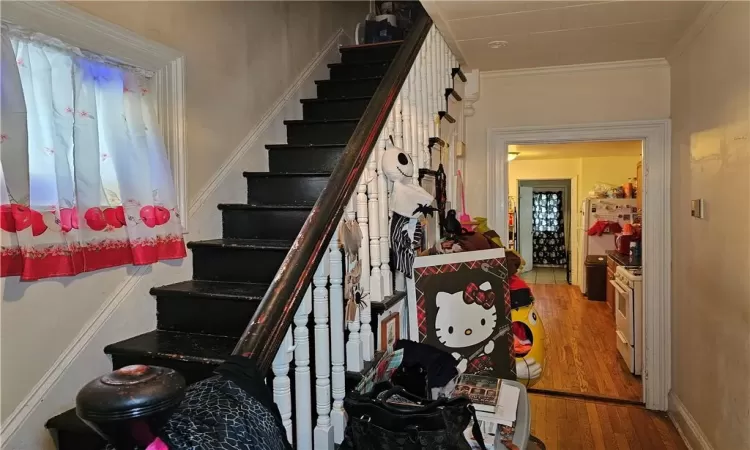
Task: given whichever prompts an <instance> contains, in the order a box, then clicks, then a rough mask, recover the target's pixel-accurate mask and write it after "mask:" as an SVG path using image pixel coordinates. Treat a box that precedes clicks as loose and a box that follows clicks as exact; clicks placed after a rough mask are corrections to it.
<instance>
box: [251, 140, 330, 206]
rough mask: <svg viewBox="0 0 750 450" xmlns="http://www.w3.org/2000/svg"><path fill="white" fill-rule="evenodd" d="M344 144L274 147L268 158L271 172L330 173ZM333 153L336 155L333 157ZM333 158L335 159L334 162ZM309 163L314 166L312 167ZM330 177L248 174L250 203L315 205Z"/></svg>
mask: <svg viewBox="0 0 750 450" xmlns="http://www.w3.org/2000/svg"><path fill="white" fill-rule="evenodd" d="M343 148H344V147H340V148H337V149H336V150H335V151H331V150H326V149H320V150H318V149H315V150H312V149H302V150H270V151H269V153H268V161H269V166H270V171H271V172H298V173H299V172H303V171H307V172H330V171H331V170H333V167H335V165H336V163H337V162H338V156H339V155H340V154H341V153H342V152H343ZM331 155H333V156H331ZM331 159H333V161H330V160H331ZM309 166H313V170H310V167H309ZM326 184H328V177H327V176H295V177H248V178H247V202H248V203H250V204H254V205H271V204H277V205H310V206H312V205H314V204H315V201H316V200H318V197H320V193H321V192H323V188H325V187H326Z"/></svg>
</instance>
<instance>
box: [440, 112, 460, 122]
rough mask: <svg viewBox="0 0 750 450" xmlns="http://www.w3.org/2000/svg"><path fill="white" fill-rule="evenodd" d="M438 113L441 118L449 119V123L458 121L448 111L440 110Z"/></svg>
mask: <svg viewBox="0 0 750 450" xmlns="http://www.w3.org/2000/svg"><path fill="white" fill-rule="evenodd" d="M438 115H439V116H440V118H441V119H445V120H447V121H448V122H449V123H456V119H454V118H453V116H451V115H450V114H448V112H447V111H438Z"/></svg>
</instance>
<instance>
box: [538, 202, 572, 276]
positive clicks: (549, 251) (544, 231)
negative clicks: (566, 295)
mask: <svg viewBox="0 0 750 450" xmlns="http://www.w3.org/2000/svg"><path fill="white" fill-rule="evenodd" d="M532 218H533V221H534V226H533V232H534V233H533V237H532V240H533V250H534V259H533V261H534V264H535V265H553V266H564V265H565V264H567V263H568V256H567V250H566V249H565V222H564V216H563V193H562V192H561V191H558V192H534V197H533V215H532Z"/></svg>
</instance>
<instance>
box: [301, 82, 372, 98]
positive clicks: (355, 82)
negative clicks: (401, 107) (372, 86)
mask: <svg viewBox="0 0 750 450" xmlns="http://www.w3.org/2000/svg"><path fill="white" fill-rule="evenodd" d="M382 79H383V77H362V78H344V79H340V80H316V81H315V84H346V83H359V82H363V81H374V80H382ZM370 97H372V96H370ZM342 98H346V97H342ZM337 100H338V99H337Z"/></svg>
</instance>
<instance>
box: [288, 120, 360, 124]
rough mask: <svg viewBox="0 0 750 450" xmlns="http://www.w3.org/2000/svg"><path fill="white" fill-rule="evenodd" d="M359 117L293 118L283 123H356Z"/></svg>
mask: <svg viewBox="0 0 750 450" xmlns="http://www.w3.org/2000/svg"><path fill="white" fill-rule="evenodd" d="M358 122H359V119H315V120H309V119H294V120H285V121H284V125H317V124H329V123H358Z"/></svg>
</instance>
